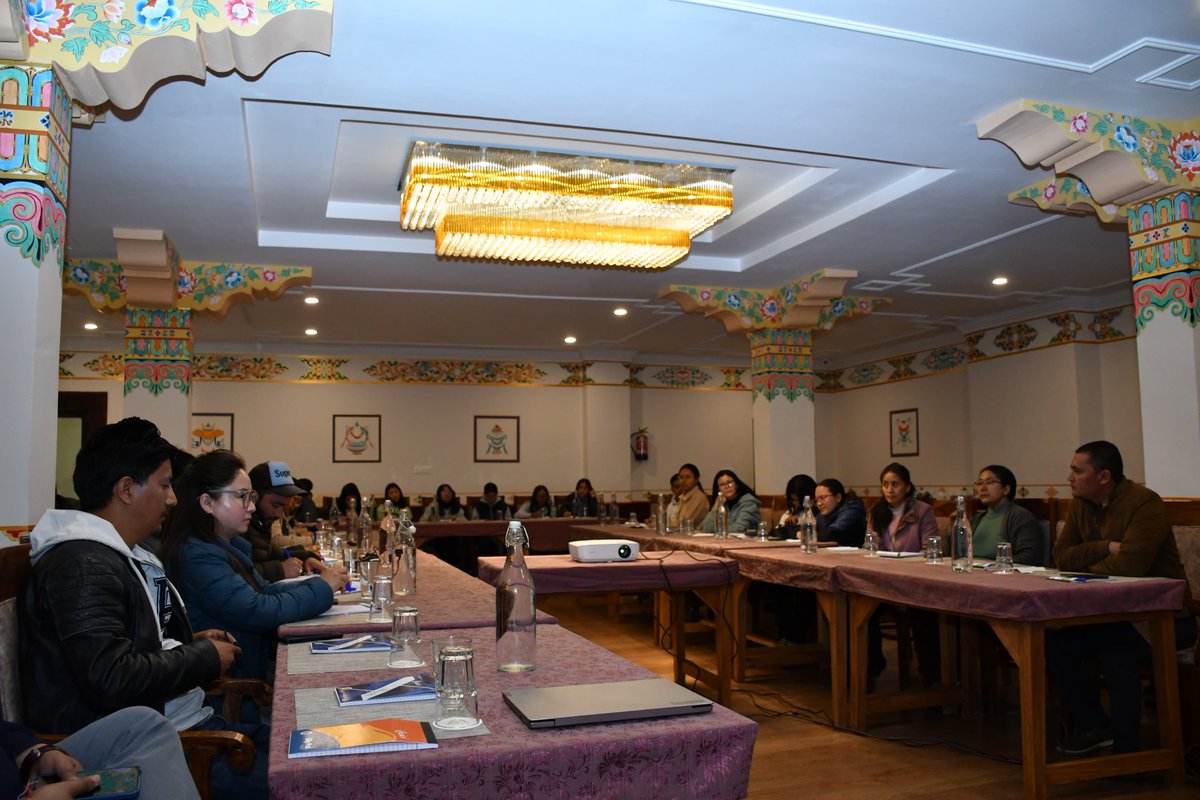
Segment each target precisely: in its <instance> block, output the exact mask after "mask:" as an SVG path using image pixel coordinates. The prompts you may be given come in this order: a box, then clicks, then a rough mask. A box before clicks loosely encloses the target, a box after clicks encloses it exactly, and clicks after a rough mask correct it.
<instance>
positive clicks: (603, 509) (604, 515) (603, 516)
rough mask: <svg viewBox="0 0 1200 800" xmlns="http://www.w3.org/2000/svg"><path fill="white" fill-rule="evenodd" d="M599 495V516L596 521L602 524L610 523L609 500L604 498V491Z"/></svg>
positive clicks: (597, 503) (597, 512)
mask: <svg viewBox="0 0 1200 800" xmlns="http://www.w3.org/2000/svg"><path fill="white" fill-rule="evenodd" d="M597 497H598V499H597V500H596V514H597V515H598V517H599V518H598V519H597V520H596V521H597V522H598V523H599V524H601V525H607V524H608V523H609V518H608V501H607V500H605V499H604V492H601V493H600V494H599V495H598V496H597Z"/></svg>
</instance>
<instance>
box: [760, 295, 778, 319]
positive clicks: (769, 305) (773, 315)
mask: <svg viewBox="0 0 1200 800" xmlns="http://www.w3.org/2000/svg"><path fill="white" fill-rule="evenodd" d="M761 310H762V315H763V317H764V318H765V319H769V320H771V321H772V322H775V321H776V320H778V319H779V317H780V315H781V314H782V313H783V309H782V308H780V306H779V301H778V300H776V299H775V298H774V297H768V298H767V299H766V300H763V301H762V307H761Z"/></svg>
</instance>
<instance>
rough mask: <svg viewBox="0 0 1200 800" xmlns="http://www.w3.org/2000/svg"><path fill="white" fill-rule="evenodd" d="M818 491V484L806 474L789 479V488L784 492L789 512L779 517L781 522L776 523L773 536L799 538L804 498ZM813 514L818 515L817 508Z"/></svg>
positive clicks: (785, 488)
mask: <svg viewBox="0 0 1200 800" xmlns="http://www.w3.org/2000/svg"><path fill="white" fill-rule="evenodd" d="M816 489H817V482H816V481H815V480H813V479H812V477H811V476H809V475H805V474H804V473H800V474H798V475H793V476H792V477H791V478H790V479H788V482H787V486H785V487H784V490H783V496H784V497H785V498H786V502H787V510H786V511H784V512H783V513H782V514H780V515H779V521H778V522H777V523H775V530H774V531H772V533H773V534H775V535H776V536H782V537H783V538H785V539H797V538H799V531H800V517H801V516H802V515H803V514H804V498H806V497H812V496H813V493H814V492H815V491H816ZM813 513H814V514H815V513H817V512H816V509H815V508H814V509H813Z"/></svg>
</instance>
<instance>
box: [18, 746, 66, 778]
mask: <svg viewBox="0 0 1200 800" xmlns="http://www.w3.org/2000/svg"><path fill="white" fill-rule="evenodd" d="M51 750H57V751H58V752H60V753H65V752H66V751H65V750H63V749H62V748H61V747H59V746H58V745H56V744H37V745H34V746H33V749H32V750H30V751H29V753H28V755H26V756H25V758H24V760H22V761H21V783H23V784H25V783H29V779H30V777H32V776H33V771H34V770H35V769H37V763H38V762H39V761H41V760H42V756H44V755H46V753H49V752H50V751H51Z"/></svg>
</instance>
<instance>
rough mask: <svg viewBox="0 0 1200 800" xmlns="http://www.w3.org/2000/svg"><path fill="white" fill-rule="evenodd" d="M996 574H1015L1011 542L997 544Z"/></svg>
mask: <svg viewBox="0 0 1200 800" xmlns="http://www.w3.org/2000/svg"><path fill="white" fill-rule="evenodd" d="M995 571H996V574H997V575H1011V574H1013V558H1012V544H1011V543H1009V542H997V543H996V570H995Z"/></svg>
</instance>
